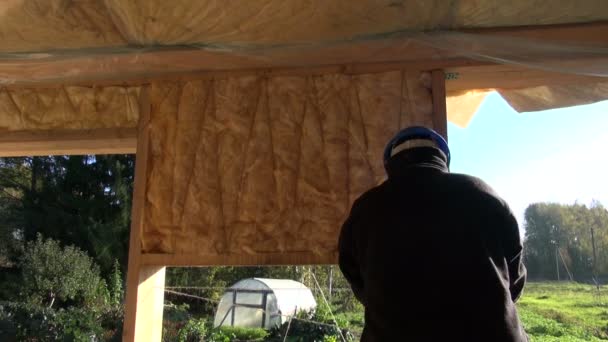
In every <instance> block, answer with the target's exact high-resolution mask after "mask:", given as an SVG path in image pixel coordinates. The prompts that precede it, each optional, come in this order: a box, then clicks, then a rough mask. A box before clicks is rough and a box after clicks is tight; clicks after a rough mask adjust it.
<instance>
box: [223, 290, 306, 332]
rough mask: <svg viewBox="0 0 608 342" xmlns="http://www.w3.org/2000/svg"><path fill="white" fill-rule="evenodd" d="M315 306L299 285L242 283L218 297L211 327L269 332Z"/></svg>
mask: <svg viewBox="0 0 608 342" xmlns="http://www.w3.org/2000/svg"><path fill="white" fill-rule="evenodd" d="M264 298H266V300H264ZM316 306H317V303H316V301H315V298H314V296H313V295H312V292H311V291H310V289H309V288H308V287H306V286H305V285H304V284H302V283H300V282H297V281H294V280H289V279H264V278H250V279H243V280H240V281H238V282H237V283H235V284H234V285H232V286H230V287H229V288H228V289H227V290H226V292H225V293H224V295H223V296H222V299H221V301H220V304H219V305H218V309H217V312H216V315H215V321H214V326H216V327H217V326H220V325H234V326H245V327H264V328H271V327H273V326H275V325H280V324H282V323H283V322H285V321H286V320H287V318H288V317H287V316H291V315H293V314H294V312H297V311H300V310H311V309H314V308H315V307H316ZM264 313H265V315H264Z"/></svg>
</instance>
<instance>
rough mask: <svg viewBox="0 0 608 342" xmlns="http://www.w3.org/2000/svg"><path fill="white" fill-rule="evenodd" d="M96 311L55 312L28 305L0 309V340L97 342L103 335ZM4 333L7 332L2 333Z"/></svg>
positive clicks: (99, 317) (61, 310)
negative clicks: (0, 329) (0, 328)
mask: <svg viewBox="0 0 608 342" xmlns="http://www.w3.org/2000/svg"><path fill="white" fill-rule="evenodd" d="M101 316H102V314H101V313H99V312H97V311H96V310H90V309H81V308H74V307H70V308H68V309H59V310H54V309H52V308H48V307H42V306H38V305H33V304H27V303H3V304H1V305H0V322H1V323H0V326H2V327H3V329H2V332H0V338H1V339H2V340H7V341H11V340H13V341H14V340H18V341H96V340H99V339H100V338H101V336H102V335H103V328H102V326H101V324H100V323H99V322H100V321H101ZM5 329H6V330H5Z"/></svg>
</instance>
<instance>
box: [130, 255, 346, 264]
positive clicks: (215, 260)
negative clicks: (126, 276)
mask: <svg viewBox="0 0 608 342" xmlns="http://www.w3.org/2000/svg"><path fill="white" fill-rule="evenodd" d="M141 263H142V265H165V266H222V265H237V266H255V265H327V264H337V263H338V254H337V253H336V254H335V255H334V256H333V258H332V260H330V261H329V262H328V260H327V256H326V255H317V254H314V253H309V252H305V253H304V252H302V253H297V252H285V253H260V254H226V255H199V254H142V255H141Z"/></svg>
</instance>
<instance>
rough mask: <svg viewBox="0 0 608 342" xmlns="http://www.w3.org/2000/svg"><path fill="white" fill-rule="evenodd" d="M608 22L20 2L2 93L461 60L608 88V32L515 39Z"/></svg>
mask: <svg viewBox="0 0 608 342" xmlns="http://www.w3.org/2000/svg"><path fill="white" fill-rule="evenodd" d="M606 20H608V5H607V4H606V2H605V1H604V0H587V1H575V0H560V1H551V2H548V1H543V0H513V1H510V2H508V4H505V3H504V2H503V1H443V0H432V1H414V0H402V1H395V0H363V1H356V2H353V1H350V0H336V1H325V0H313V1H298V0H294V1H283V0H252V1H224V0H204V1H194V0H181V1H171V2H168V1H161V0H135V1H118V0H105V1H93V0H84V1H64V0H10V1H5V2H2V3H0V84H5V85H6V84H28V83H44V82H47V83H48V82H50V83H57V82H84V83H95V82H96V81H99V80H112V81H116V80H119V81H122V80H125V81H128V80H130V79H137V78H148V77H150V78H153V77H158V76H163V75H171V74H175V73H177V74H183V73H188V72H206V71H224V70H251V69H260V68H262V69H263V68H310V67H318V66H327V65H345V64H361V63H383V62H413V63H417V62H424V63H428V62H429V61H439V60H445V59H450V58H459V57H465V58H474V59H478V60H479V59H481V60H484V61H489V62H494V63H496V62H497V63H507V64H517V65H523V66H526V67H531V68H538V69H542V70H551V71H559V72H568V73H574V74H580V75H593V76H606V65H607V64H608V63H603V62H602V59H604V58H606V54H607V52H606V48H607V46H608V37H607V36H608V35H606V34H605V32H606V26H605V24H604V26H602V24H598V25H596V26H595V28H593V27H592V28H591V30H590V31H589V30H588V31H584V32H585V33H583V34H581V33H580V32H581V31H579V34H572V31H571V30H569V29H568V28H565V29H564V31H563V32H562V31H559V30H558V31H554V32H553V33H551V34H547V35H544V34H536V35H535V34H523V35H522V34H519V33H518V32H515V31H517V29H514V28H515V27H522V26H526V25H536V26H537V27H538V26H539V25H559V24H589V23H593V22H600V21H606ZM493 27H506V28H511V29H510V30H511V31H513V32H514V36H511V35H505V34H502V33H500V32H498V33H496V34H494V33H489V32H488V31H487V30H488V29H491V28H493ZM463 30H465V31H466V30H469V31H467V32H484V33H461V32H462V31H463ZM470 30H473V31H470ZM479 30H485V31H479ZM602 30H603V31H602ZM421 32H427V33H421ZM587 32H591V33H587ZM590 42H593V43H594V44H595V45H589V44H588V43H590Z"/></svg>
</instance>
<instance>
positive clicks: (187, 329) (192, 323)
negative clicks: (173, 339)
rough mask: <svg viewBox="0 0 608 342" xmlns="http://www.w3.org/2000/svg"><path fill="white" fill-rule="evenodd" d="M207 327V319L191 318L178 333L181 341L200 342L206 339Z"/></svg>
mask: <svg viewBox="0 0 608 342" xmlns="http://www.w3.org/2000/svg"><path fill="white" fill-rule="evenodd" d="M206 333H207V328H206V327H205V320H203V319H191V320H189V321H188V322H187V323H186V324H185V325H184V326H183V327H182V328H181V329H179V333H178V335H177V340H178V341H179V342H199V341H204V340H205V334H206Z"/></svg>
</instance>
